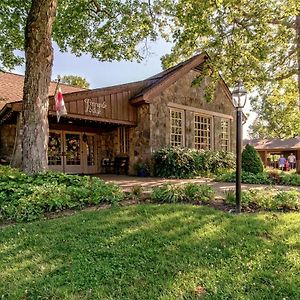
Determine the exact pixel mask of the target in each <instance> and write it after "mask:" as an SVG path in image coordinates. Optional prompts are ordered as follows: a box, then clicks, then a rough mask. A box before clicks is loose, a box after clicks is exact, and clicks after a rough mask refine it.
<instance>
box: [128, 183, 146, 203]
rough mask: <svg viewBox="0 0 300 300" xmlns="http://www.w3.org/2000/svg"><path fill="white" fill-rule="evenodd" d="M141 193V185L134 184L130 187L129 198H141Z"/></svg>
mask: <svg viewBox="0 0 300 300" xmlns="http://www.w3.org/2000/svg"><path fill="white" fill-rule="evenodd" d="M142 194H143V187H142V186H141V185H134V186H133V187H132V188H131V191H130V196H129V198H131V199H133V200H138V199H141V197H142Z"/></svg>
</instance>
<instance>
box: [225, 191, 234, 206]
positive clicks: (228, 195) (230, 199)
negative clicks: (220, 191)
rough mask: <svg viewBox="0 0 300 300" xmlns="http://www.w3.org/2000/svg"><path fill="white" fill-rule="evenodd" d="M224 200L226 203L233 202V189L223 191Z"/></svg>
mask: <svg viewBox="0 0 300 300" xmlns="http://www.w3.org/2000/svg"><path fill="white" fill-rule="evenodd" d="M224 201H225V203H228V204H235V202H236V197H235V190H231V189H229V190H225V191H224Z"/></svg>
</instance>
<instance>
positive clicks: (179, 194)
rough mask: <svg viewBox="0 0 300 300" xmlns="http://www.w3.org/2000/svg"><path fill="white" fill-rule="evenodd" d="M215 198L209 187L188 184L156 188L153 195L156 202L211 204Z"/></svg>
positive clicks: (152, 197)
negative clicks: (199, 202) (198, 202)
mask: <svg viewBox="0 0 300 300" xmlns="http://www.w3.org/2000/svg"><path fill="white" fill-rule="evenodd" d="M214 197H215V192H214V190H213V189H212V188H211V187H210V186H207V185H200V184H195V183H186V184H183V185H174V184H164V185H162V186H160V187H155V188H154V189H153V190H152V193H151V199H152V200H153V201H155V202H163V203H178V202H195V201H201V202H205V203H206V202H209V201H211V200H213V199H214Z"/></svg>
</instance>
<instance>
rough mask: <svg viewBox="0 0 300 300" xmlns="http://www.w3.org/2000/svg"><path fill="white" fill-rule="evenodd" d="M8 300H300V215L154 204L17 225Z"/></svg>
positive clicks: (2, 242)
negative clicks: (238, 214)
mask: <svg viewBox="0 0 300 300" xmlns="http://www.w3.org/2000/svg"><path fill="white" fill-rule="evenodd" d="M1 297H2V298H1ZM0 299H138V300H141V299H151V300H152V299H258V300H260V299H268V300H269V299H300V214H299V213H286V214H279V213H278V214H274V213H262V214H253V215H249V214H248V215H240V216H235V215H230V214H227V213H223V212H220V211H216V210H214V209H211V208H208V207H201V206H192V205H149V204H148V205H136V206H129V207H123V208H113V209H107V210H102V211H98V212H79V213H77V214H76V215H73V216H70V217H65V218H60V219H55V220H45V221H39V222H34V223H31V224H18V225H14V226H9V227H6V228H2V229H0Z"/></svg>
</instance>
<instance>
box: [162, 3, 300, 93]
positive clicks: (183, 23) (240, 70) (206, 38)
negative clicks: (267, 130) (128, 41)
mask: <svg viewBox="0 0 300 300" xmlns="http://www.w3.org/2000/svg"><path fill="white" fill-rule="evenodd" d="M299 10H300V4H299V1H297V0H290V1H286V0H278V1H269V0H253V1H250V2H249V1H247V0H241V1H235V0H228V1H194V0H179V1H177V2H176V5H175V6H173V7H170V12H169V14H170V18H169V20H168V21H169V22H168V24H169V30H166V32H168V33H169V32H171V33H172V37H169V40H172V41H173V42H174V46H173V49H172V53H171V54H170V55H166V56H165V57H164V59H163V63H164V65H165V66H171V65H173V64H174V63H176V62H178V61H182V60H183V59H186V58H189V57H191V56H192V55H193V54H195V53H201V52H204V51H206V52H207V53H208V54H209V55H210V57H211V59H212V61H213V64H214V69H216V70H219V71H221V73H222V76H223V77H224V78H225V80H226V82H227V83H228V84H229V85H230V86H233V85H234V83H235V82H236V81H237V80H239V79H243V81H244V82H245V84H246V86H247V89H248V90H252V89H254V88H256V87H259V88H260V90H265V89H266V88H267V87H268V86H269V85H270V84H272V81H273V82H274V80H281V79H283V78H288V77H290V78H292V77H293V76H294V75H295V74H297V64H298V63H299V62H298V61H297V34H296V30H295V28H296V26H295V23H296V16H297V15H298V14H299ZM172 21H173V22H172ZM260 94H261V93H260Z"/></svg>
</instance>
